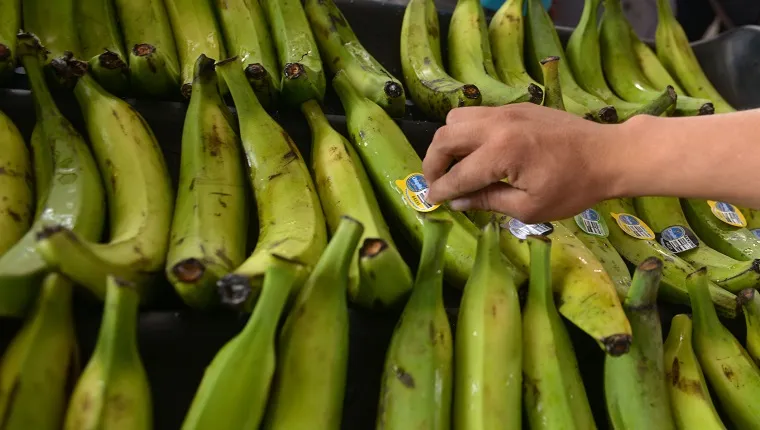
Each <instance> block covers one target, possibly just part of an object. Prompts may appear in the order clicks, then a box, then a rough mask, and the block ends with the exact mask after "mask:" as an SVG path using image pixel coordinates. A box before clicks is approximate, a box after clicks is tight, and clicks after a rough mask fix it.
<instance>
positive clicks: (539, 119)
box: [422, 103, 624, 223]
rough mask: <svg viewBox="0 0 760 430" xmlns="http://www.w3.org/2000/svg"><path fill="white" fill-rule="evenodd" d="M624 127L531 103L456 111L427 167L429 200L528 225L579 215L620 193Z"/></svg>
mask: <svg viewBox="0 0 760 430" xmlns="http://www.w3.org/2000/svg"><path fill="white" fill-rule="evenodd" d="M623 127H624V125H602V124H597V123H594V122H591V121H588V120H585V119H582V118H579V117H576V116H573V115H571V114H569V113H566V112H562V111H559V110H555V109H550V108H546V107H542V106H537V105H535V104H530V103H521V104H516V105H508V106H501V107H480V106H478V107H465V108H458V109H454V110H452V111H450V112H449V114H448V116H447V118H446V125H445V126H443V127H441V128H440V129H438V131H437V132H436V134H435V136H434V137H433V141H432V143H431V144H430V147H429V148H428V151H427V154H426V156H425V159H424V161H423V163H422V168H423V174H424V176H425V179H426V180H427V182H428V185H429V187H430V189H429V193H428V195H427V199H428V200H429V201H430V202H432V203H440V202H444V201H447V200H450V202H449V206H450V207H451V208H452V209H453V210H458V211H465V210H470V209H483V210H493V211H497V212H500V213H504V214H507V215H510V216H513V217H515V218H517V219H519V220H521V221H523V222H526V223H537V222H546V221H555V220H559V219H564V218H567V217H571V216H574V215H576V214H578V213H580V212H581V211H583V210H585V209H588V208H589V207H591V206H593V205H594V204H595V203H597V202H598V201H600V200H603V199H606V198H610V197H612V195H613V194H614V189H615V188H614V187H615V180H614V178H615V177H616V173H617V172H616V169H615V167H614V163H611V162H610V157H611V156H612V155H613V152H614V151H615V148H614V147H615V143H616V138H619V135H618V133H619V132H620V131H621V128H623ZM453 161H456V164H455V165H454V166H453V167H451V169H450V170H448V172H447V171H446V169H447V168H448V167H449V166H450V165H451V163H452V162H453ZM503 179H506V181H508V182H509V183H508V184H507V183H505V182H502V180H503Z"/></svg>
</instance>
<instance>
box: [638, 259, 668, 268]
mask: <svg viewBox="0 0 760 430" xmlns="http://www.w3.org/2000/svg"><path fill="white" fill-rule="evenodd" d="M638 269H639V270H641V271H644V272H654V271H657V270H661V269H662V260H660V259H659V258H657V257H648V258H647V259H646V260H644V261H643V262H641V264H639V267H638Z"/></svg>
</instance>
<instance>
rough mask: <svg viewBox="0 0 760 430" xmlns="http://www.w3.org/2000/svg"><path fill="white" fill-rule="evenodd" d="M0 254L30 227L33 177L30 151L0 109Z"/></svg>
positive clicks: (32, 215)
mask: <svg viewBox="0 0 760 430" xmlns="http://www.w3.org/2000/svg"><path fill="white" fill-rule="evenodd" d="M0 148H1V149H0V257H2V255H3V254H5V252H6V251H8V250H9V249H10V248H11V247H12V246H13V245H15V244H16V242H18V241H19V240H20V239H21V238H22V237H23V236H24V234H25V233H26V232H27V231H28V230H29V227H30V226H31V224H32V218H33V217H34V202H33V197H34V190H33V188H34V184H33V182H34V179H33V172H32V164H31V161H30V158H29V150H28V149H27V148H26V144H25V143H24V139H23V138H22V137H21V133H20V132H19V131H18V128H16V126H15V125H14V124H13V122H12V121H11V119H10V118H8V117H7V116H6V115H5V114H4V113H3V112H2V111H0Z"/></svg>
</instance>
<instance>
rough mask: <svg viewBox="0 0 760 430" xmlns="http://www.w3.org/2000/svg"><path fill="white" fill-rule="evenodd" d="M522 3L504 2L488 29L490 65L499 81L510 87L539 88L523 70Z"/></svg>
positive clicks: (515, 0) (523, 7) (523, 6)
mask: <svg viewBox="0 0 760 430" xmlns="http://www.w3.org/2000/svg"><path fill="white" fill-rule="evenodd" d="M524 9H525V4H524V0H507V1H505V2H504V4H503V5H502V6H501V7H500V8H499V9H498V10H497V11H496V13H495V14H494V15H493V17H492V18H491V23H490V24H489V26H488V36H489V39H490V42H491V49H492V51H493V65H494V70H495V71H496V74H497V75H498V76H499V79H500V80H501V81H502V82H504V83H505V84H507V85H511V86H513V87H518V86H523V87H527V86H529V85H531V84H533V85H536V86H539V87H540V85H539V83H538V82H536V81H535V80H534V79H533V78H532V77H531V76H530V74H528V71H527V70H526V69H525V58H524V53H523V46H524V38H525V33H524V27H525V19H524V17H523V10H524Z"/></svg>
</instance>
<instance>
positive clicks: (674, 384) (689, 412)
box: [664, 314, 726, 430]
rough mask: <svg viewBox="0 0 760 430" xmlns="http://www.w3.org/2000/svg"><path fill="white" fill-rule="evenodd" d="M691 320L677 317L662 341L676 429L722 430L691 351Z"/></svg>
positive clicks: (686, 317) (683, 315) (666, 381)
mask: <svg viewBox="0 0 760 430" xmlns="http://www.w3.org/2000/svg"><path fill="white" fill-rule="evenodd" d="M691 326H692V324H691V318H690V317H689V316H688V315H686V314H678V315H676V316H674V317H673V320H672V321H671V323H670V333H668V338H667V339H666V340H665V345H664V348H665V355H664V362H665V383H666V384H667V386H668V393H669V397H670V407H671V408H672V410H673V418H674V419H675V422H676V427H677V428H678V429H679V430H689V429H697V428H698V429H705V430H721V429H722V430H725V428H726V427H725V426H724V425H723V423H722V422H721V420H720V416H718V412H717V411H716V410H715V406H714V405H713V402H712V399H711V398H710V392H709V390H708V389H707V383H706V382H705V375H704V374H703V373H702V368H701V367H700V366H699V362H698V361H697V356H696V355H695V354H694V349H693V348H692V342H691V339H692V330H691Z"/></svg>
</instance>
